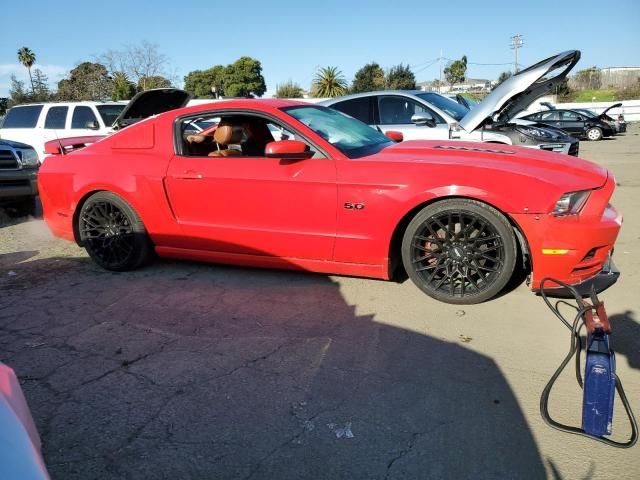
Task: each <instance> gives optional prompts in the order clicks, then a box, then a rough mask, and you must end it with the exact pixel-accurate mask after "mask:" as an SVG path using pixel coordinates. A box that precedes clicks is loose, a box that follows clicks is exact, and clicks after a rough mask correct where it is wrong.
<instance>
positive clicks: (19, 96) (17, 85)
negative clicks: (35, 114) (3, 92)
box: [8, 75, 31, 107]
mask: <svg viewBox="0 0 640 480" xmlns="http://www.w3.org/2000/svg"><path fill="white" fill-rule="evenodd" d="M30 101H31V94H30V93H29V92H27V90H26V89H25V87H24V82H23V81H22V80H18V79H17V78H16V76H15V75H11V86H10V87H9V102H8V106H9V107H13V106H14V105H19V104H21V103H27V102H30Z"/></svg>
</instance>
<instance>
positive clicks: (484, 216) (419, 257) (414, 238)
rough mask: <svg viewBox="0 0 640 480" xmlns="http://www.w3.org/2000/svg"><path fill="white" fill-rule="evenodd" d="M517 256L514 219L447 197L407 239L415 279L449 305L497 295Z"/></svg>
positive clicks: (406, 256) (421, 216)
mask: <svg viewBox="0 0 640 480" xmlns="http://www.w3.org/2000/svg"><path fill="white" fill-rule="evenodd" d="M516 256H517V247H516V239H515V235H514V234H513V230H512V227H511V225H510V224H509V221H508V220H507V219H506V218H505V217H504V215H502V214H501V213H500V212H499V211H498V210H496V209H495V208H493V207H491V206H489V205H487V204H484V203H482V202H478V201H475V200H469V199H447V200H442V201H439V202H436V203H433V204H431V205H428V206H426V207H425V208H423V209H422V210H421V211H420V212H419V213H418V214H417V215H416V216H415V217H414V218H413V220H412V221H411V222H410V223H409V225H408V226H407V229H406V231H405V234H404V237H403V241H402V262H403V264H404V268H405V270H406V271H407V274H408V275H409V277H410V278H411V280H413V282H414V283H415V284H416V285H417V286H418V287H419V288H420V289H421V290H422V291H423V292H425V293H426V294H427V295H429V296H431V297H433V298H435V299H437V300H440V301H442V302H446V303H455V304H473V303H480V302H484V301H485V300H488V299H490V298H492V297H494V296H495V295H496V294H498V293H499V292H500V291H501V290H502V289H503V288H504V287H505V286H506V284H507V282H508V281H509V279H510V278H511V276H512V274H513V271H514V267H515V262H516Z"/></svg>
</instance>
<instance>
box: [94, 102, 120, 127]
mask: <svg viewBox="0 0 640 480" xmlns="http://www.w3.org/2000/svg"><path fill="white" fill-rule="evenodd" d="M124 107H126V105H98V106H97V107H96V108H97V109H98V113H99V114H100V116H101V117H102V121H104V124H105V125H106V126H108V127H109V126H111V125H113V122H115V121H116V118H118V115H120V112H122V110H124Z"/></svg>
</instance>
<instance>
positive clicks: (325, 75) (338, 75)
mask: <svg viewBox="0 0 640 480" xmlns="http://www.w3.org/2000/svg"><path fill="white" fill-rule="evenodd" d="M313 86H314V88H315V96H316V97H340V96H341V95H344V94H345V93H347V80H346V79H345V78H344V76H343V75H342V72H341V71H340V70H338V67H324V68H321V69H320V70H318V72H317V73H316V76H315V77H314V79H313Z"/></svg>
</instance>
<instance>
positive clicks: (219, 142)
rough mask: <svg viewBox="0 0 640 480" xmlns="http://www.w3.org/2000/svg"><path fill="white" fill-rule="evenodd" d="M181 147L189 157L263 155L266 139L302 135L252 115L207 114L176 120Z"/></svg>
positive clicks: (271, 140) (273, 139) (291, 137)
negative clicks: (177, 121)
mask: <svg viewBox="0 0 640 480" xmlns="http://www.w3.org/2000/svg"><path fill="white" fill-rule="evenodd" d="M179 128H180V136H181V137H182V139H183V144H182V151H181V152H180V153H181V154H182V155H184V156H189V157H264V156H265V149H266V146H267V144H268V143H271V142H279V141H282V140H300V141H303V142H304V143H306V144H307V147H308V150H309V149H311V146H310V145H309V143H308V142H306V141H305V140H304V139H303V138H300V137H299V136H298V135H296V134H295V133H293V132H291V131H289V130H288V129H287V128H285V127H284V126H282V125H280V124H279V123H276V122H273V121H270V120H267V119H265V118H262V117H259V116H255V115H226V116H225V115H219V114H217V115H215V116H214V115H213V114H212V115H210V116H208V117H207V116H203V117H199V118H189V119H186V120H184V121H182V122H181V123H180V126H179Z"/></svg>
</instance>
